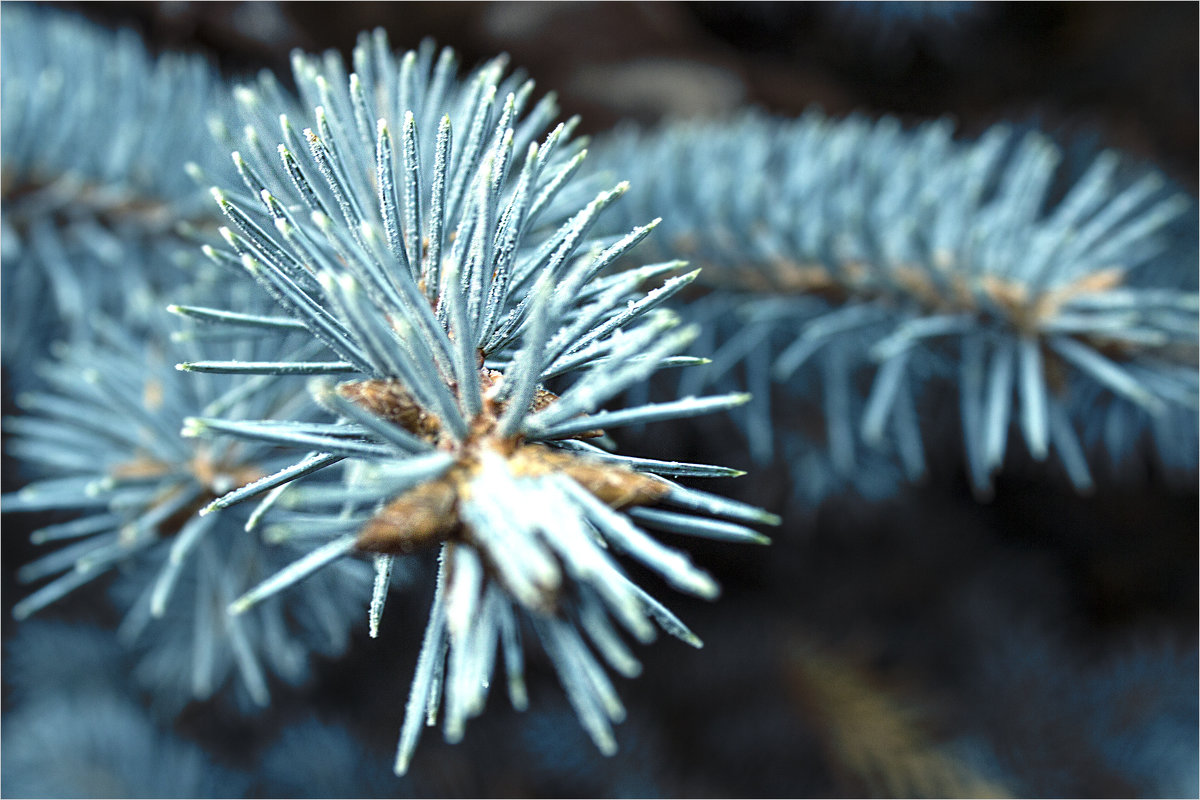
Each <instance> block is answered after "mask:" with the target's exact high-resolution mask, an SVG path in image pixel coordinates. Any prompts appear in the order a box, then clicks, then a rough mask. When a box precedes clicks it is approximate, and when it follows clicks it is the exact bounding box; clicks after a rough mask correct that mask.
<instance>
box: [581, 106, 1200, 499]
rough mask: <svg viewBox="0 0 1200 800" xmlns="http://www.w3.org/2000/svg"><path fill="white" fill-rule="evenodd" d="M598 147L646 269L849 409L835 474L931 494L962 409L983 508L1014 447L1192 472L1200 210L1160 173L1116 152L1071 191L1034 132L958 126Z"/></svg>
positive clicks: (1071, 471) (1065, 461)
mask: <svg viewBox="0 0 1200 800" xmlns="http://www.w3.org/2000/svg"><path fill="white" fill-rule="evenodd" d="M600 151H601V152H600V153H599V154H598V155H599V159H598V162H597V164H596V168H597V170H599V171H600V173H601V174H608V173H609V172H611V173H615V174H629V175H634V174H636V175H639V176H640V180H639V183H638V190H637V191H634V192H632V193H631V197H630V200H632V202H630V203H627V204H626V205H625V206H624V209H625V212H626V213H628V214H631V215H634V217H636V215H639V214H642V213H645V212H646V211H647V210H648V209H654V212H655V213H658V214H662V215H663V217H664V219H665V220H666V221H665V222H664V223H663V226H662V227H663V230H662V231H661V234H662V235H660V236H656V237H654V239H652V240H651V242H650V243H648V246H654V245H655V244H657V249H656V250H654V251H652V252H654V253H656V254H660V255H663V256H665V257H669V258H677V257H686V258H692V259H695V260H696V261H697V262H698V263H699V264H700V265H701V266H703V267H704V278H703V280H704V282H705V283H706V284H707V285H708V286H709V287H714V288H718V289H720V290H722V291H724V292H726V293H732V292H741V293H742V294H741V296H742V297H743V299H744V300H745V301H746V303H747V305H748V308H747V310H746V312H745V319H746V322H747V328H752V330H750V331H748V334H749V333H754V334H755V335H757V336H758V338H757V340H752V341H751V340H744V341H743V340H739V341H736V342H735V340H734V339H733V338H727V339H724V340H723V343H722V345H721V347H722V349H726V348H733V347H735V346H737V347H740V348H741V349H742V351H743V352H748V351H750V350H753V349H754V348H756V347H759V346H760V345H761V346H763V347H769V346H771V343H772V341H777V340H778V337H777V336H774V334H775V333H776V332H779V331H783V332H785V333H786V338H787V342H786V343H785V344H782V345H781V346H780V347H779V350H778V351H777V353H776V355H775V358H774V364H773V368H772V369H773V373H774V376H775V379H776V380H777V381H780V382H785V383H788V384H789V385H792V386H799V387H801V388H800V391H803V390H804V389H805V388H808V389H812V388H816V387H822V390H823V391H824V392H825V393H826V396H827V397H829V396H830V395H831V393H832V395H833V396H835V397H836V396H838V395H840V396H842V397H847V398H851V397H852V398H854V399H855V401H856V402H851V403H836V402H835V403H832V404H829V403H826V406H827V414H826V420H825V422H826V425H827V428H828V431H829V433H830V436H829V443H828V444H829V447H830V448H831V450H833V451H834V452H833V453H832V454H831V460H832V461H833V462H834V464H837V463H838V462H839V461H840V462H841V463H843V464H848V465H850V466H851V467H853V465H854V457H853V455H852V453H853V451H854V450H855V449H857V448H858V445H857V444H855V441H860V442H862V443H864V444H867V445H873V446H879V447H883V448H884V449H885V451H894V452H895V453H896V455H897V456H898V457H899V459H900V460H901V462H902V463H903V464H904V468H905V471H906V473H907V474H908V475H909V476H910V477H913V476H916V475H919V474H920V473H921V472H922V471H923V469H924V461H925V455H924V453H923V446H922V441H921V440H922V436H923V435H927V434H926V433H925V432H924V431H923V430H922V429H923V427H927V424H928V423H927V421H928V420H930V419H931V418H935V417H945V416H946V415H945V414H944V413H942V412H940V411H939V410H938V409H939V408H940V406H939V403H941V402H942V398H945V399H947V400H949V401H950V402H952V403H954V404H956V405H957V407H958V410H957V417H958V419H959V425H960V426H961V441H962V443H963V449H964V450H965V454H966V462H967V466H968V472H969V475H970V479H971V482H972V484H973V486H974V487H975V489H976V490H977V491H978V492H979V493H980V494H984V495H986V494H987V493H988V492H989V491H990V485H991V477H992V475H993V474H994V472H995V471H996V470H997V469H999V468H1000V466H1001V465H1002V464H1003V462H1004V459H1005V454H1006V450H1007V445H1008V440H1009V432H1010V429H1016V430H1017V431H1019V433H1020V435H1021V437H1022V438H1023V439H1024V441H1025V445H1026V448H1027V450H1028V452H1029V454H1030V455H1032V456H1033V457H1034V458H1035V459H1037V460H1043V459H1046V458H1047V456H1048V455H1049V453H1050V452H1051V451H1052V450H1053V451H1055V452H1056V454H1057V457H1058V460H1059V461H1060V462H1061V464H1062V465H1063V467H1064V468H1065V470H1066V472H1067V474H1068V476H1069V478H1070V480H1071V481H1072V482H1073V483H1074V485H1075V486H1076V487H1077V488H1079V489H1080V490H1087V489H1089V488H1091V487H1092V486H1093V484H1094V481H1095V478H1094V476H1093V474H1092V471H1093V470H1092V464H1094V463H1095V461H1096V460H1097V459H1096V455H1095V454H1094V453H1089V452H1087V450H1086V440H1084V439H1083V438H1081V435H1082V432H1083V431H1085V430H1089V429H1094V428H1095V425H1096V424H1097V416H1099V417H1103V416H1105V415H1106V414H1111V415H1112V417H1111V421H1110V422H1103V425H1102V427H1103V428H1104V430H1105V431H1107V432H1108V433H1107V435H1108V440H1107V441H1105V442H1104V443H1103V444H1104V446H1107V447H1109V448H1112V446H1113V445H1116V447H1115V448H1114V449H1111V450H1110V454H1117V453H1122V454H1128V455H1132V454H1133V453H1135V452H1138V451H1139V450H1141V449H1142V447H1143V446H1144V445H1145V444H1147V443H1149V444H1151V445H1157V446H1158V447H1159V448H1160V449H1161V448H1162V447H1163V446H1165V447H1167V448H1168V449H1169V450H1170V451H1171V452H1169V453H1161V452H1160V453H1159V457H1160V458H1161V459H1162V460H1163V461H1164V462H1166V463H1167V464H1169V465H1170V466H1171V467H1172V468H1180V467H1182V468H1183V469H1185V470H1186V471H1187V472H1189V473H1190V474H1191V475H1193V476H1194V474H1195V471H1196V455H1195V454H1196V449H1195V440H1196V423H1195V417H1196V414H1195V411H1196V408H1197V406H1198V402H1197V387H1198V384H1200V380H1198V372H1197V361H1196V343H1197V336H1198V332H1197V309H1198V308H1200V301H1198V297H1197V294H1196V270H1195V265H1196V260H1195V253H1196V235H1195V227H1194V213H1193V218H1192V219H1191V220H1189V219H1188V215H1189V210H1192V211H1193V212H1194V203H1193V202H1192V201H1191V200H1190V199H1189V198H1188V197H1186V196H1184V195H1182V194H1180V193H1178V192H1176V191H1174V190H1172V189H1171V187H1170V186H1169V185H1168V184H1167V182H1166V181H1165V180H1164V179H1163V178H1162V177H1161V176H1159V175H1158V174H1156V173H1154V172H1152V171H1142V172H1139V171H1137V170H1134V169H1131V168H1129V167H1127V166H1125V165H1122V163H1121V160H1120V159H1119V157H1118V156H1117V155H1116V154H1115V153H1111V152H1108V153H1103V154H1101V155H1100V156H1098V157H1097V158H1095V159H1094V160H1093V161H1092V162H1091V163H1090V165H1088V166H1087V168H1086V169H1084V170H1082V172H1081V174H1079V175H1077V176H1074V177H1072V176H1068V178H1067V181H1066V185H1065V186H1059V185H1057V184H1056V183H1055V179H1056V177H1057V176H1058V170H1057V169H1056V167H1057V165H1058V163H1059V161H1060V160H1062V153H1061V151H1060V149H1059V148H1058V147H1057V146H1056V145H1055V144H1053V143H1052V142H1051V141H1050V140H1049V139H1048V138H1047V137H1045V136H1043V135H1041V134H1038V133H1026V134H1023V135H1018V134H1017V133H1016V132H1015V131H1013V130H1012V129H1010V128H1009V127H1007V126H996V127H994V128H992V129H990V130H989V131H987V132H986V133H985V134H984V135H983V136H981V137H980V138H979V139H978V140H977V141H959V140H956V139H954V138H953V128H952V126H951V125H950V124H949V123H947V122H932V123H926V124H923V125H921V126H919V127H917V128H915V129H913V130H905V129H903V128H902V127H901V126H900V123H899V122H898V121H896V120H895V119H891V118H883V119H880V120H878V121H869V120H866V119H862V118H857V117H855V118H850V119H845V120H832V119H828V118H826V117H824V116H823V115H821V114H819V113H816V112H811V113H807V114H805V115H804V116H802V117H800V118H798V119H794V120H777V119H772V118H769V117H767V116H765V115H762V114H759V113H747V114H744V115H743V116H741V117H740V118H737V119H734V120H730V121H724V122H720V123H678V124H675V125H671V126H667V127H665V128H663V129H661V130H659V131H655V132H639V131H636V130H630V131H625V132H621V133H617V134H614V135H613V136H611V137H609V138H608V139H607V140H606V141H605V142H603V147H602V148H600ZM768 293H769V294H770V295H771V298H770V299H769V300H766V298H764V295H765V294H768ZM764 300H765V302H764ZM743 338H745V337H743ZM835 350H836V351H837V352H836V353H833V351H835ZM713 358H714V360H715V361H718V362H726V361H730V360H731V359H730V358H729V357H728V356H727V354H724V353H722V352H721V351H720V350H718V351H717V352H715V353H714V354H713ZM710 374H719V371H716V370H714V371H713V373H710ZM830 384H840V387H841V388H838V387H837V386H830ZM860 400H861V402H857V401H860ZM1168 420H1169V421H1170V422H1168ZM1149 426H1153V427H1154V428H1156V429H1171V430H1174V431H1175V432H1176V433H1177V434H1180V432H1181V431H1182V434H1180V435H1177V436H1174V437H1171V436H1163V435H1161V434H1160V433H1157V432H1156V433H1155V434H1154V435H1153V436H1148V435H1146V430H1147V428H1148V427H1149ZM1180 426H1182V427H1180ZM835 432H841V433H839V435H838V436H837V437H835V436H834V433H835ZM846 432H849V433H850V435H849V436H847V435H846ZM1090 438H1091V439H1092V441H1096V440H1097V439H1098V438H1099V437H1097V436H1096V435H1095V434H1094V433H1093V434H1091V436H1090ZM1171 439H1174V440H1176V441H1174V442H1172V441H1170V440H1171ZM1178 440H1183V444H1182V446H1181V445H1180V444H1179V441H1178ZM838 451H841V452H838Z"/></svg>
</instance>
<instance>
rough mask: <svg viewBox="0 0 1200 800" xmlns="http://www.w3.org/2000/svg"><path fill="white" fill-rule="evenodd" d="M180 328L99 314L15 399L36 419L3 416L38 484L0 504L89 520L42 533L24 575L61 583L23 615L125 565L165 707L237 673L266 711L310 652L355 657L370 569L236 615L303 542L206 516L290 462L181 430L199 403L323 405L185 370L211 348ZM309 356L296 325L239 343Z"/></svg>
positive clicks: (134, 618)
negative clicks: (274, 689)
mask: <svg viewBox="0 0 1200 800" xmlns="http://www.w3.org/2000/svg"><path fill="white" fill-rule="evenodd" d="M139 266H144V265H139V264H138V263H137V262H136V261H135V260H132V259H131V260H129V261H128V262H127V263H126V267H127V268H128V269H131V270H135V271H136V270H137V269H138V268H139ZM227 294H228V293H226V294H225V295H222V296H223V297H224V296H227ZM203 296H207V297H211V296H212V295H211V293H205V294H204V295H203ZM173 327H174V321H173V320H172V319H171V318H170V315H168V314H166V313H164V312H163V311H162V310H161V308H160V310H159V312H158V314H157V315H156V316H154V317H151V318H149V319H147V320H144V321H143V325H142V326H141V327H135V328H128V327H125V326H120V325H117V324H115V323H114V322H112V321H111V320H107V319H105V318H103V317H99V316H96V317H94V318H93V331H94V332H93V334H92V336H91V337H89V338H90V339H91V340H92V341H90V342H85V341H80V342H77V343H74V344H72V345H70V346H62V347H60V348H58V349H59V350H61V351H62V352H61V353H60V357H59V358H56V359H48V360H46V361H45V362H44V363H43V364H41V365H40V367H39V368H38V369H37V374H38V376H39V377H40V379H41V387H40V388H39V389H38V390H36V391H32V390H31V391H28V392H24V393H22V394H21V395H19V396H18V398H17V401H18V404H19V405H20V406H21V407H22V409H23V411H24V412H25V413H24V414H23V415H22V416H19V417H15V418H12V419H7V420H5V430H6V432H8V433H10V434H11V440H10V442H9V452H10V454H11V455H13V456H14V457H16V458H17V459H19V460H20V461H22V462H23V463H24V464H25V465H26V466H27V468H28V469H30V470H33V471H36V472H38V473H39V478H38V479H37V480H34V481H33V482H32V483H30V484H28V485H27V486H25V487H24V488H22V489H20V490H18V491H16V492H12V493H9V494H6V495H5V496H4V498H3V510H4V512H5V513H10V512H20V511H38V510H61V511H72V512H75V513H76V514H77V516H76V517H75V518H74V519H70V520H68V521H65V522H59V523H55V524H52V525H49V526H46V527H43V528H41V529H39V530H37V531H35V532H34V533H33V534H32V540H33V542H34V543H35V544H38V545H47V546H50V547H53V548H55V549H53V550H52V551H51V552H49V553H48V554H46V555H44V556H42V557H41V558H39V559H37V560H35V561H33V562H31V563H29V564H26V565H24V566H23V567H22V568H21V569H20V570H19V571H18V573H17V575H18V578H19V579H20V580H21V581H22V582H26V583H32V582H42V581H47V579H49V580H48V581H47V582H44V583H43V585H42V586H41V587H40V588H38V589H37V590H35V591H34V592H32V593H31V594H30V595H28V596H27V597H25V598H24V599H23V600H21V601H20V602H18V603H17V604H16V606H15V607H14V609H13V614H14V616H15V617H17V618H18V619H23V618H25V617H28V616H29V615H30V614H33V613H34V612H36V611H38V610H40V609H42V608H44V607H46V606H47V605H50V604H51V603H54V602H56V601H58V600H60V599H61V598H63V597H64V596H66V595H68V594H70V593H71V592H73V591H75V590H76V589H79V588H80V587H82V586H84V585H86V584H88V583H90V582H91V581H93V580H95V579H96V578H98V577H100V576H102V575H108V574H112V573H120V579H119V580H117V581H116V582H115V585H114V588H113V593H114V595H115V596H116V598H117V602H118V605H119V606H120V607H121V608H123V609H125V610H126V611H127V613H126V617H125V620H124V622H123V623H122V627H121V632H122V635H123V636H124V637H125V640H126V641H127V642H128V643H130V644H131V645H133V646H134V647H135V649H137V650H139V651H141V652H142V655H143V658H142V660H141V662H140V663H139V665H138V668H137V673H138V677H139V678H141V679H142V680H143V682H144V683H146V684H148V685H149V687H150V688H151V689H152V691H153V692H154V693H155V699H156V702H157V703H158V704H159V705H160V706H161V707H163V708H165V709H168V710H177V709H178V708H180V707H182V706H183V705H184V704H185V703H186V702H188V701H189V700H193V699H200V700H203V699H207V698H209V697H210V696H212V695H213V694H214V693H215V692H216V691H217V690H218V689H219V688H221V686H222V685H223V684H225V683H226V682H227V678H229V677H231V676H233V677H236V680H235V681H234V683H236V685H237V687H238V688H237V694H238V700H239V702H240V701H241V700H242V699H248V700H249V701H251V704H253V705H259V706H261V705H265V704H267V702H268V699H269V691H268V675H270V674H275V675H277V676H279V677H281V678H283V679H284V680H286V681H288V682H293V683H294V682H296V681H299V680H301V679H302V678H304V677H305V676H306V674H307V668H308V663H309V654H310V652H314V651H315V652H320V653H325V654H330V655H335V654H339V653H340V652H341V651H342V650H344V648H345V647H346V645H347V644H348V639H349V630H350V624H351V623H350V620H351V615H352V613H353V610H354V608H355V607H356V606H357V603H358V602H361V601H362V600H365V598H366V591H365V588H363V581H364V580H367V579H368V577H369V574H370V571H369V569H367V568H366V567H365V565H360V564H355V563H352V562H348V563H346V564H344V565H341V566H340V568H339V569H336V570H330V571H329V572H328V574H326V575H324V576H322V579H321V580H320V581H319V583H320V584H321V585H320V587H316V586H314V587H312V588H313V589H317V588H319V589H320V591H313V592H309V593H305V594H304V595H303V596H289V597H288V598H277V599H276V600H275V601H274V602H271V603H266V604H263V605H262V606H260V607H259V608H258V609H256V611H255V613H254V614H250V615H246V616H243V617H234V616H230V615H229V614H227V613H226V612H225V607H226V606H227V605H228V604H229V603H230V602H232V601H233V600H234V599H235V598H236V596H237V594H238V593H239V592H240V591H241V589H242V588H243V587H244V586H245V585H246V584H247V583H249V582H253V581H256V580H261V579H262V578H264V577H266V576H267V575H269V574H270V573H271V572H272V571H274V570H275V569H278V568H281V567H283V566H285V565H286V564H287V563H288V561H289V560H290V558H292V557H294V555H292V556H289V554H288V553H289V551H290V550H291V551H292V552H294V550H292V548H291V547H290V546H289V547H288V548H280V547H268V546H266V545H264V543H263V542H262V541H261V540H260V539H259V537H258V536H256V535H255V533H253V532H249V531H247V530H246V527H247V524H248V520H247V517H246V515H245V514H243V513H239V511H240V510H236V509H235V510H234V511H232V512H228V513H223V514H213V515H209V516H199V515H197V514H196V511H198V510H199V509H200V508H202V507H203V506H205V505H207V504H208V503H209V502H211V501H212V500H213V499H214V498H215V497H217V496H219V495H223V494H225V493H227V492H228V491H230V489H233V488H235V487H237V486H239V485H241V484H243V483H246V482H248V481H252V480H253V479H256V478H259V477H262V476H264V475H269V474H272V473H275V472H277V471H278V470H279V468H280V467H281V466H283V465H284V464H286V463H287V462H286V461H282V460H281V456H280V455H278V454H277V453H274V452H272V450H271V448H269V447H268V446H265V445H264V444H262V443H258V442H244V441H231V442H221V443H214V442H207V441H189V440H186V439H181V438H180V437H179V436H178V430H179V425H180V422H181V420H182V419H183V418H184V417H185V416H186V415H187V414H190V413H195V411H196V410H197V409H202V408H209V409H212V410H214V411H218V410H221V409H224V410H228V411H230V412H231V413H248V414H256V415H262V414H269V413H273V412H277V413H292V414H298V415H303V414H308V415H311V414H312V413H313V412H314V411H316V409H315V408H313V407H311V404H310V403H307V402H306V398H305V397H304V394H303V383H302V381H301V382H300V383H299V384H298V385H293V386H289V380H291V381H295V380H296V379H288V378H286V377H284V378H280V377H276V376H267V377H257V378H248V379H242V378H237V377H231V376H227V375H201V376H192V375H186V374H184V373H182V372H180V371H178V370H176V369H175V362H176V361H177V359H178V354H180V353H188V352H192V353H196V352H203V343H202V342H200V341H197V340H193V341H190V342H182V341H180V342H172V341H171V329H172V328H173ZM176 338H177V339H178V338H183V337H176ZM222 344H223V346H227V345H225V343H222ZM313 349H314V348H313V345H312V344H311V342H309V341H308V339H307V337H306V336H304V335H303V334H295V333H293V335H292V337H291V339H290V340H289V339H282V340H275V341H272V340H255V341H243V342H239V343H238V347H237V352H238V354H239V355H241V356H242V357H243V358H246V357H253V356H254V355H258V354H265V353H272V354H274V355H275V357H278V354H279V353H280V352H281V351H283V352H287V353H289V354H291V353H296V352H301V353H303V352H305V351H312V350H313ZM173 351H174V352H175V353H176V357H175V358H172V357H171V355H172V352H173ZM306 405H307V406H309V408H308V409H307V410H306V409H305V406H306ZM328 460H329V459H326V461H328ZM285 601H286V602H285ZM356 601H357V602H356Z"/></svg>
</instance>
